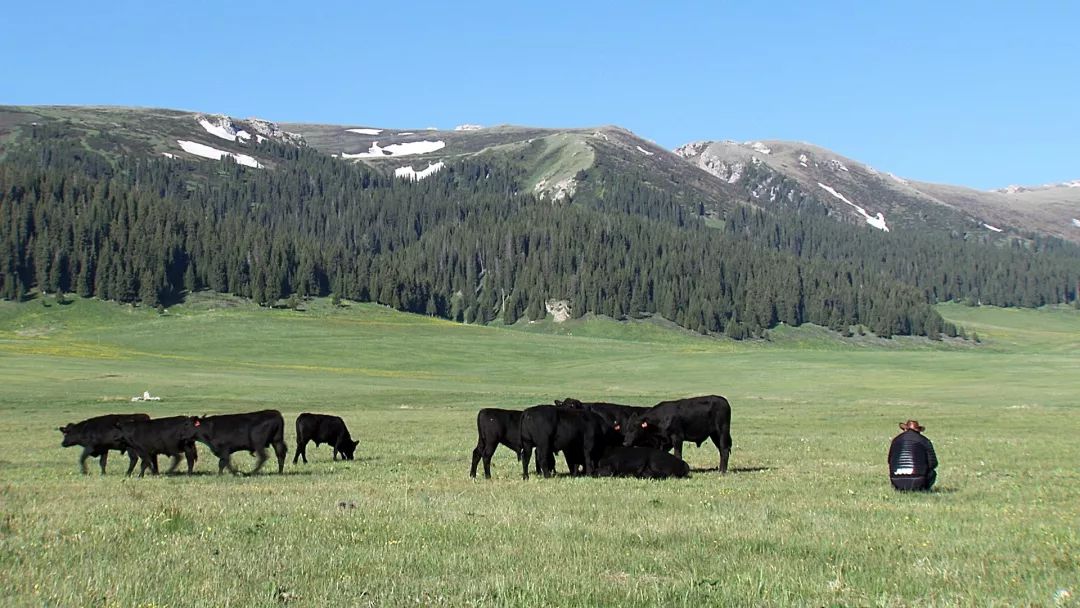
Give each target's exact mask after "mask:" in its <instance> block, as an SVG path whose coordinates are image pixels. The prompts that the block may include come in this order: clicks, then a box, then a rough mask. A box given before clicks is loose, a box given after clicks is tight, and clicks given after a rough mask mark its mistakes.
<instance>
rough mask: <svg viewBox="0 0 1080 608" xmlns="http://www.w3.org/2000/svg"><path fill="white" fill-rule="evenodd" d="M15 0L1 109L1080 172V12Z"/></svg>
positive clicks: (845, 5)
mask: <svg viewBox="0 0 1080 608" xmlns="http://www.w3.org/2000/svg"><path fill="white" fill-rule="evenodd" d="M15 4H16V3H9V4H8V6H6V7H5V9H4V13H5V21H6V22H7V23H6V24H7V27H6V28H5V32H4V35H3V36H2V37H0V57H3V59H2V61H3V66H4V69H3V72H2V73H0V104H61V103H62V104H111V105H134V106H157V107H170V108H178V109H190V110H200V111H207V112H223V113H227V114H230V115H233V116H238V117H247V116H260V117H264V118H269V119H272V120H279V121H293V122H300V121H303V122H327V123H343V124H344V123H348V124H352V125H372V126H381V127H418V128H422V127H427V126H438V127H442V128H449V127H453V126H455V125H457V124H461V123H479V124H484V125H493V124H500V123H514V124H526V125H534V126H544V127H574V126H592V125H599V124H617V125H621V126H624V127H627V128H629V129H631V130H633V131H635V132H636V133H638V134H639V135H641V136H642V137H645V138H647V139H651V140H653V141H655V142H657V143H659V144H660V145H663V146H665V147H669V148H670V147H674V146H677V145H680V144H683V143H686V142H688V141H692V140H698V139H735V140H749V139H787V140H802V141H808V142H812V143H815V144H818V145H822V146H825V147H827V148H831V149H833V150H835V151H836V152H839V153H841V154H844V155H846V156H849V157H852V158H855V159H857V160H861V161H864V162H867V163H870V164H871V165H873V166H875V167H877V168H879V169H882V170H886V171H891V172H893V173H897V174H899V175H903V176H905V177H910V178H914V179H922V180H927V181H938V182H946V183H956V184H964V185H969V186H974V187H979V188H991V187H1000V186H1004V185H1007V184H1012V183H1018V184H1041V183H1049V182H1058V181H1065V180H1072V179H1080V35H1078V34H1077V30H1076V28H1077V24H1080V3H1074V2H1064V1H1062V2H1045V3H1044V2H1029V3H1023V2H1015V3H1005V2H985V3H974V2H972V3H967V2H861V1H860V2H855V1H852V2H808V1H803V2H779V1H777V2H745V1H743V2H719V1H718V2H641V3H634V2H625V1H624V2H542V3H540V2H533V3H529V2H513V1H503V2H471V3H470V2H463V3H456V2H445V1H444V2H425V1H413V2H390V1H386V0H383V1H381V2H370V3H369V2H265V3H249V2H239V1H235V2H171V3H165V2H144V1H139V2H107V3H106V2H102V3H96V2H67V1H60V2H50V3H48V5H47V6H48V8H47V9H45V8H42V7H43V6H45V5H41V4H38V5H33V6H32V5H31V4H30V3H27V2H20V3H17V5H15Z"/></svg>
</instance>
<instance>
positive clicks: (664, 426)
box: [623, 395, 731, 473]
mask: <svg viewBox="0 0 1080 608" xmlns="http://www.w3.org/2000/svg"><path fill="white" fill-rule="evenodd" d="M646 435H655V436H657V437H659V438H661V439H663V440H664V441H668V442H670V443H671V445H673V446H675V456H676V457H678V458H680V459H681V458H682V444H683V442H684V441H693V442H694V443H696V444H697V445H698V447H701V444H702V443H703V442H704V441H705V440H706V439H712V441H713V443H714V444H715V445H716V449H717V450H719V451H720V472H721V473H727V465H728V456H729V455H730V454H731V405H730V404H729V403H728V401H727V399H724V398H723V397H720V396H718V395H707V396H704V397H691V398H689V399H677V400H675V401H662V402H660V403H657V404H656V405H654V406H653V407H651V408H649V410H648V411H647V412H645V413H643V414H641V415H639V416H637V417H636V418H635V419H634V421H633V423H632V424H631V425H630V428H629V430H628V432H627V434H626V438H625V439H624V440H623V445H625V446H627V447H629V446H632V445H635V444H636V443H637V442H639V441H641V437H642V436H646Z"/></svg>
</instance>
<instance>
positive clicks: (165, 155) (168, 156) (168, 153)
mask: <svg viewBox="0 0 1080 608" xmlns="http://www.w3.org/2000/svg"><path fill="white" fill-rule="evenodd" d="M161 155H162V156H164V157H165V158H176V155H175V154H173V153H172V152H162V153H161Z"/></svg>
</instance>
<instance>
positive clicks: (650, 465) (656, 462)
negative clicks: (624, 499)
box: [596, 447, 690, 479]
mask: <svg viewBox="0 0 1080 608" xmlns="http://www.w3.org/2000/svg"><path fill="white" fill-rule="evenodd" d="M596 475H597V476H599V477H639V478H643V479H667V478H668V477H689V475H690V465H688V464H686V461H684V460H682V459H681V458H676V457H675V456H672V455H671V454H668V453H667V452H665V451H663V450H657V449H654V448H637V447H631V448H627V447H621V448H611V449H609V450H608V451H607V452H604V456H603V458H601V459H600V462H598V463H597V464H596Z"/></svg>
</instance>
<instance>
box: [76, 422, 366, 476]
mask: <svg viewBox="0 0 1080 608" xmlns="http://www.w3.org/2000/svg"><path fill="white" fill-rule="evenodd" d="M57 430H59V431H60V432H61V433H63V435H64V439H63V441H62V442H61V445H62V446H64V447H71V446H76V445H78V446H82V448H83V451H82V455H81V456H80V457H79V467H80V468H81V469H82V472H83V474H84V475H85V474H86V459H87V458H90V457H91V456H94V457H99V458H100V464H101V473H102V474H103V475H104V474H105V464H106V463H107V462H108V460H109V450H116V451H119V452H120V453H124V452H127V456H128V460H129V464H128V470H127V474H128V475H131V472H132V471H134V470H135V464H136V463H137V462H138V461H140V460H141V461H142V466H141V468H140V469H139V477H142V476H143V474H144V473H146V470H147V469H150V471H151V472H152V473H154V474H155V475H156V474H157V473H158V465H157V458H158V456H162V455H164V456H170V457H171V458H172V464H171V465H170V466H169V470H168V472H170V473H172V472H173V471H175V470H176V467H177V466H178V465H179V464H180V456H181V455H183V456H184V457H185V458H187V465H188V474H189V475H190V474H191V473H192V471H193V470H194V468H195V460H196V458H197V457H198V454H197V453H196V450H195V442H196V441H198V442H200V443H203V444H205V445H206V446H207V447H208V448H210V451H211V452H213V454H214V455H215V456H217V457H218V473H219V474H220V473H222V472H223V471H224V470H225V469H229V471H230V472H232V473H238V471H237V470H236V467H234V466H233V465H232V462H231V459H230V457H231V456H232V454H234V453H236V452H250V453H251V454H252V455H254V456H255V457H256V461H255V470H254V471H252V473H256V472H258V471H259V469H261V468H262V466H263V463H265V462H266V460H267V454H266V448H271V447H272V448H274V455H275V456H277V462H278V473H282V472H284V470H285V454H286V452H288V447H287V446H286V445H285V419H284V418H283V417H282V416H281V412H279V411H277V410H263V411H261V412H249V413H246V414H224V415H221V416H202V417H199V416H172V417H169V418H153V419H151V418H150V417H149V416H147V415H146V414H107V415H105V416H97V417H95V418H90V419H87V420H83V421H82V422H76V423H73V424H68V425H65V426H62V427H60V428H59V429H57ZM309 441H313V442H315V445H316V446H319V445H321V444H323V443H328V444H330V445H331V446H333V448H334V460H337V457H338V455H339V454H340V455H341V457H342V458H344V459H346V460H352V459H353V455H354V454H355V452H356V446H357V445H358V444H359V443H360V442H358V441H354V440H353V438H352V436H350V435H349V429H348V428H347V427H346V426H345V422H344V421H343V420H342V419H341V418H339V417H337V416H325V415H323V414H300V415H299V416H297V417H296V454H295V455H294V456H293V464H296V461H297V459H299V458H303V459H304V462H305V463H307V444H308V442H309Z"/></svg>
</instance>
